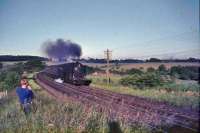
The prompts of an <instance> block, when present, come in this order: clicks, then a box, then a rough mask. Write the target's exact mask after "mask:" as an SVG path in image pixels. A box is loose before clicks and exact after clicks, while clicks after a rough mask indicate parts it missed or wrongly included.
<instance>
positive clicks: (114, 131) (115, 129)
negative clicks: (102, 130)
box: [108, 121, 122, 133]
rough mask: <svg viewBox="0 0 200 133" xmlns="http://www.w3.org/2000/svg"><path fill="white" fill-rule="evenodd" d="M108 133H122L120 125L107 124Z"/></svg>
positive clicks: (112, 122)
mask: <svg viewBox="0 0 200 133" xmlns="http://www.w3.org/2000/svg"><path fill="white" fill-rule="evenodd" d="M108 127H109V133H122V130H121V128H120V125H119V123H118V122H116V121H111V122H109V123H108Z"/></svg>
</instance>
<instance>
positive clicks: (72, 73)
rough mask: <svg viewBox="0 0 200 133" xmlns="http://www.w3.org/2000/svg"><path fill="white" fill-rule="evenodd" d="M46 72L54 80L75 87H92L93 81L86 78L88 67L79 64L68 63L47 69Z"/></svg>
mask: <svg viewBox="0 0 200 133" xmlns="http://www.w3.org/2000/svg"><path fill="white" fill-rule="evenodd" d="M44 72H45V73H46V75H48V76H49V77H51V78H53V79H58V78H60V79H62V80H63V81H64V82H66V83H70V84H73V85H90V83H91V80H88V79H86V78H85V76H86V66H85V65H83V64H81V63H79V62H73V63H66V64H62V65H55V66H49V67H47V68H46V69H45V70H44Z"/></svg>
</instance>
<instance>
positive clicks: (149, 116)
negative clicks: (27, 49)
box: [36, 72, 199, 132]
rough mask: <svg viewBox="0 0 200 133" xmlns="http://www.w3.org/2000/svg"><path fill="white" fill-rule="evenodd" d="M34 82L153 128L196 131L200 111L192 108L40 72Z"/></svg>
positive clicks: (197, 129)
mask: <svg viewBox="0 0 200 133" xmlns="http://www.w3.org/2000/svg"><path fill="white" fill-rule="evenodd" d="M36 81H37V82H38V83H39V84H40V85H41V86H43V87H44V88H46V89H47V88H48V89H49V88H51V90H53V89H54V91H58V92H61V93H62V94H64V95H65V96H67V97H70V98H73V99H75V100H78V101H81V102H83V103H88V102H89V103H93V104H98V105H100V106H101V107H105V108H109V109H111V110H114V112H117V113H119V114H123V115H125V116H126V119H127V120H128V121H130V122H139V123H146V124H147V125H148V126H150V127H152V128H156V127H157V126H158V125H166V124H168V125H171V126H178V127H181V128H182V129H186V130H187V131H189V132H198V131H199V124H198V123H199V117H198V115H199V114H198V112H195V111H192V110H185V109H181V108H178V107H173V106H170V105H169V104H166V103H163V102H155V101H152V100H150V99H145V98H140V97H136V96H130V95H126V94H118V93H113V92H110V91H106V90H102V89H98V88H91V87H88V86H74V85H70V84H66V83H63V84H60V83H56V82H54V81H53V80H52V79H51V78H50V77H48V76H47V75H45V74H44V73H42V72H41V73H38V74H37V76H36Z"/></svg>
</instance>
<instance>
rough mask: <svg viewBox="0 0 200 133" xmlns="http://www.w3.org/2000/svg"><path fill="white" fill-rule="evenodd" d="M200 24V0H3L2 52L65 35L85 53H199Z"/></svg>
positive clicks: (36, 48) (26, 49)
mask: <svg viewBox="0 0 200 133" xmlns="http://www.w3.org/2000/svg"><path fill="white" fill-rule="evenodd" d="M199 29H200V27H199V0H0V46H1V47H0V55H4V54H7V55H8V54H11V55H39V56H43V53H42V52H41V45H42V44H43V43H44V42H45V41H47V40H52V41H54V40H56V39H58V38H63V39H65V40H71V41H73V42H76V43H78V44H80V45H81V47H82V51H83V55H82V57H84V58H87V57H92V58H104V51H105V50H106V49H109V50H111V51H112V58H113V59H124V58H139V59H142V58H150V57H158V58H163V59H164V58H188V57H198V58H200V52H199V51H200V34H199Z"/></svg>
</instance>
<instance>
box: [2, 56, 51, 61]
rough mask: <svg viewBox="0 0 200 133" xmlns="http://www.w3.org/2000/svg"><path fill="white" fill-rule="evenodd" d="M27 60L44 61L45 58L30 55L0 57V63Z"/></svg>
mask: <svg viewBox="0 0 200 133" xmlns="http://www.w3.org/2000/svg"><path fill="white" fill-rule="evenodd" d="M28 60H41V61H45V60H47V58H44V57H40V56H31V55H0V61H28Z"/></svg>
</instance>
